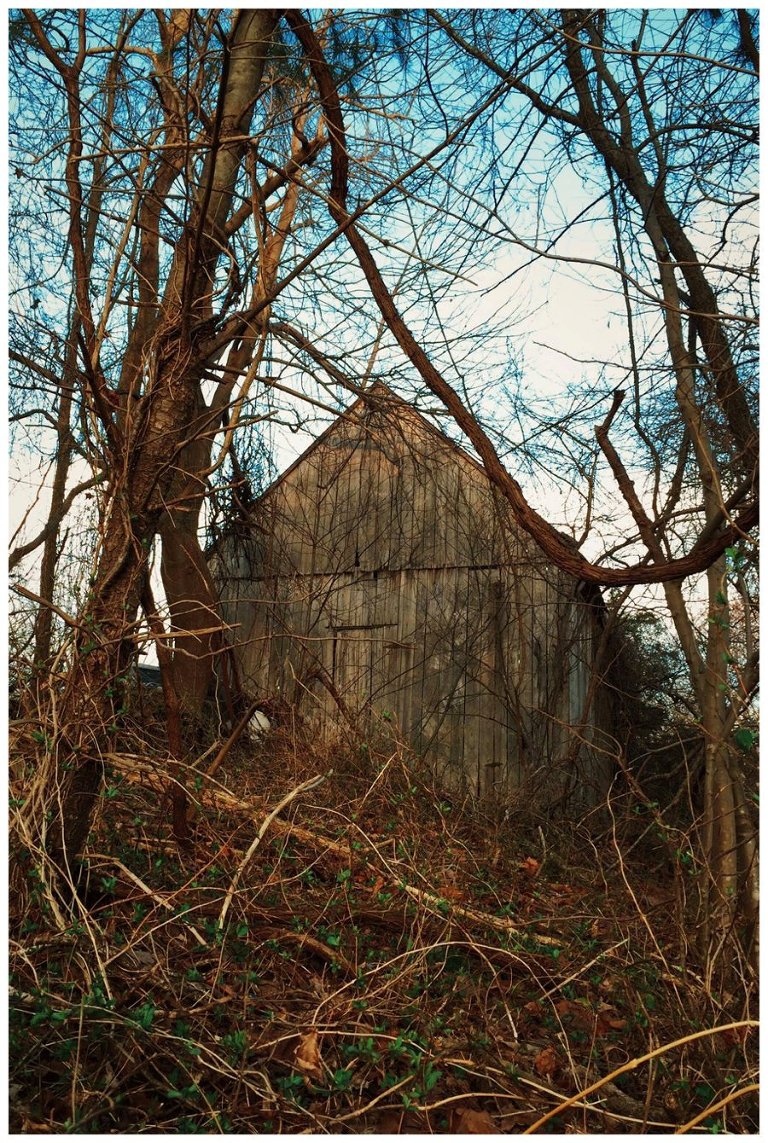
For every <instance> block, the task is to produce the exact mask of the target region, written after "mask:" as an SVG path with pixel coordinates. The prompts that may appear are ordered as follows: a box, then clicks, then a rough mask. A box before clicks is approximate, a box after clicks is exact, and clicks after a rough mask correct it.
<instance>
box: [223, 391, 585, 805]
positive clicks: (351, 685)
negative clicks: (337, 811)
mask: <svg viewBox="0 0 768 1143" xmlns="http://www.w3.org/2000/svg"><path fill="white" fill-rule="evenodd" d="M217 563H218V576H219V579H220V581H221V594H222V600H223V607H224V617H225V620H226V621H227V622H228V623H229V624H230V625H232V628H233V641H234V643H235V646H236V655H237V658H238V660H239V666H240V671H241V675H242V678H243V680H244V681H245V685H246V688H247V689H248V690H250V691H252V692H253V693H254V694H256V695H259V696H263V695H268V694H275V693H278V692H279V693H280V694H281V696H283V697H284V698H286V699H287V700H288V701H290V702H291V703H294V704H296V706H297V707H298V709H299V711H300V712H301V713H302V715H303V716H304V717H305V718H307V719H308V720H311V721H312V722H313V723H314V724H315V725H316V727H317V729H318V732H321V733H329V734H330V733H333V732H334V730H338V724H339V719H340V718H344V719H347V720H352V721H354V722H356V723H357V724H358V725H360V726H361V727H363V726H366V727H367V728H368V729H369V730H371V731H374V732H376V733H380V734H381V733H387V732H391V731H392V729H394V728H396V729H397V731H398V733H399V734H401V735H402V736H403V737H404V738H405V739H406V740H407V741H408V742H409V743H410V744H411V745H412V746H413V747H414V748H415V749H416V750H417V751H419V752H421V753H423V754H424V755H425V756H427V757H428V758H429V759H430V760H431V761H432V763H433V765H434V767H435V770H436V772H437V776H438V778H439V779H440V780H443V781H445V782H446V783H447V784H449V785H451V786H453V787H457V786H458V787H463V788H465V789H467V791H469V792H472V793H473V794H477V795H487V794H492V795H493V796H504V797H506V796H509V795H511V794H512V791H514V790H515V789H519V788H521V787H524V786H527V785H529V784H531V783H533V784H534V785H537V786H540V785H542V784H543V785H546V786H547V787H548V788H549V791H550V794H552V795H553V796H554V795H555V794H556V793H557V796H560V795H561V794H563V793H565V792H567V789H568V787H569V786H570V787H571V792H572V793H575V794H576V795H577V797H578V800H579V801H580V802H585V803H589V802H590V801H592V800H593V797H594V793H595V792H599V791H600V789H601V788H602V786H603V784H604V779H605V774H604V770H605V767H604V766H603V765H602V763H600V761H599V755H598V754H596V753H595V751H594V750H590V749H588V748H585V747H584V746H581V747H579V744H578V742H577V741H576V739H575V738H574V736H573V735H572V734H571V733H570V730H569V728H570V727H572V726H576V725H578V724H580V723H581V721H582V714H583V703H584V698H585V696H586V694H587V689H588V682H589V675H590V669H591V665H592V660H593V657H594V649H595V642H596V638H597V634H598V631H597V623H596V613H595V608H594V606H593V605H591V604H589V603H588V602H587V601H586V600H585V599H584V598H583V596H582V595H581V593H580V591H579V588H578V585H577V584H576V582H575V581H573V580H571V579H570V578H569V577H567V576H564V575H563V573H561V572H559V571H558V570H557V569H554V568H552V567H551V566H549V565H548V564H547V563H546V561H545V559H544V558H543V556H542V555H541V554H540V553H539V552H538V550H537V549H536V548H535V547H534V546H533V544H532V543H531V542H530V541H529V540H528V539H527V538H526V537H524V536H522V535H521V533H520V532H519V530H518V528H517V526H516V525H515V523H514V521H513V520H512V518H511V514H510V512H509V509H508V506H507V505H505V504H504V503H503V502H501V501H500V499H499V498H498V497H497V495H496V494H495V493H494V491H493V489H492V488H491V486H490V485H489V483H488V480H487V477H486V476H485V474H484V472H483V470H482V468H481V467H480V466H479V465H478V464H477V463H476V462H475V461H474V460H473V459H472V458H471V457H470V456H469V455H468V454H466V453H464V452H463V451H462V450H461V449H459V448H458V447H457V446H456V445H454V444H453V443H452V442H451V441H449V440H448V438H446V437H445V436H443V434H441V433H440V432H439V431H437V430H436V429H434V428H433V427H432V426H431V425H430V424H429V423H428V422H427V421H426V420H425V419H424V418H423V417H421V415H420V414H418V413H417V412H416V411H415V410H414V409H413V408H412V407H411V406H409V405H407V404H406V403H405V402H403V401H402V400H400V399H399V398H397V397H396V396H395V395H394V394H393V393H391V391H390V390H388V389H387V388H386V387H385V386H379V385H377V386H376V387H374V389H372V390H371V391H370V394H369V395H368V396H367V397H366V398H364V399H363V398H361V399H360V400H358V401H357V402H355V404H354V405H353V406H352V407H351V408H350V409H349V410H348V412H347V413H346V414H344V415H343V416H342V417H340V418H339V419H338V420H337V421H335V422H334V423H333V425H331V426H330V428H329V429H328V430H326V432H325V433H323V435H322V436H321V437H320V438H319V439H318V440H317V441H316V442H315V443H314V444H313V445H312V447H311V448H310V449H309V450H307V452H305V453H304V455H303V456H302V457H300V458H299V459H298V461H296V462H295V463H294V464H293V465H292V466H291V468H290V469H289V470H288V471H287V472H286V473H284V474H283V476H282V477H281V478H280V479H278V480H277V481H276V482H275V484H273V485H272V487H271V488H269V489H268V490H267V492H266V493H265V494H264V495H263V496H262V497H261V499H260V500H259V501H258V502H257V503H256V505H255V506H254V509H253V513H252V516H251V518H250V520H249V522H248V526H247V528H246V529H242V528H239V529H237V532H236V533H235V532H234V531H233V533H232V534H231V535H230V536H229V537H227V539H226V540H225V541H224V542H223V543H222V544H221V545H220V546H219V549H218V557H217ZM603 707H604V704H603V703H602V702H601V701H598V702H597V703H594V702H593V704H592V708H591V714H590V716H588V718H587V720H586V721H587V725H586V726H585V727H584V728H583V729H582V730H581V732H580V734H579V736H578V737H579V741H582V742H586V743H589V742H593V741H594V738H595V735H596V734H598V733H599V729H600V727H599V724H600V723H601V722H604V720H605V717H604V709H603ZM558 762H559V763H561V766H560V771H559V777H558V780H557V781H556V782H555V781H554V779H553V774H554V770H553V767H557V764H558ZM563 763H565V764H564V765H562V764H563ZM593 788H594V789H593Z"/></svg>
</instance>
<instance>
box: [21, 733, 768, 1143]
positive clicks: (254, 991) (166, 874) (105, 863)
mask: <svg viewBox="0 0 768 1143" xmlns="http://www.w3.org/2000/svg"><path fill="white" fill-rule="evenodd" d="M140 745H141V743H138V742H137V743H134V744H133V746H132V749H131V750H130V752H126V753H125V754H114V755H110V756H109V757H108V758H107V759H105V763H104V765H105V781H104V787H103V794H102V797H101V803H100V810H99V813H98V816H97V820H96V822H95V823H94V829H93V832H92V834H91V838H90V843H89V849H88V852H87V853H86V855H85V861H84V865H83V867H82V869H81V870H80V871H79V880H78V885H77V893H76V894H74V893H73V896H72V900H71V901H69V902H66V901H63V900H62V899H61V895H60V894H57V892H56V891H55V890H54V888H53V885H52V882H51V879H50V876H49V871H48V869H47V868H46V866H45V862H44V860H43V859H42V858H41V855H40V854H39V853H35V852H31V851H30V850H29V849H28V848H26V849H25V835H24V830H23V818H24V807H25V805H26V804H27V803H28V799H29V798H30V797H31V796H32V795H31V793H30V789H31V787H32V785H33V784H34V779H33V777H32V775H33V774H34V773H35V769H36V767H37V766H38V765H39V762H40V758H39V753H40V751H44V750H46V749H48V748H49V747H48V745H47V744H46V743H45V742H40V741H37V740H35V739H33V738H31V737H29V736H28V734H27V733H26V732H24V731H23V730H22V731H19V733H17V734H16V736H15V738H14V741H13V743H12V754H13V761H14V767H13V770H12V773H13V775H14V778H13V780H12V791H11V792H12V795H13V799H14V800H13V803H12V829H11V839H12V857H13V859H14V860H15V861H16V862H17V863H19V864H20V868H21V871H22V872H21V875H20V876H17V877H16V878H15V879H12V894H11V902H10V913H11V952H10V987H11V1010H10V1071H11V1075H10V1104H11V1123H10V1129H11V1131H14V1132H24V1133H93V1134H102V1133H103V1134H109V1133H135V1132H138V1133H146V1132H170V1133H186V1134H190V1133H200V1134H204V1133H205V1134H218V1133H224V1134H227V1133H248V1134H250V1133H298V1132H305V1133H306V1132H312V1133H335V1134H338V1133H353V1134H355V1133H370V1132H379V1133H446V1132H451V1133H473V1134H477V1133H493V1132H497V1133H498V1132H506V1133H510V1134H519V1133H523V1132H525V1131H529V1130H534V1131H536V1132H540V1133H558V1132H569V1133H590V1134H593V1133H632V1134H636V1133H641V1132H647V1133H665V1132H674V1131H679V1130H680V1129H681V1128H684V1129H685V1128H686V1127H687V1128H688V1129H690V1130H691V1131H694V1132H697V1133H718V1132H722V1131H727V1132H731V1133H750V1132H754V1131H755V1130H756V1129H757V1096H756V1091H755V1078H754V1077H755V1074H756V1067H757V1064H756V1054H757V1045H756V1033H755V1031H754V1028H753V1027H752V1025H751V1023H750V1021H751V1019H752V1017H753V1016H754V1015H755V1012H756V998H755V996H754V994H753V990H752V986H751V985H748V984H747V983H745V984H744V987H743V988H741V989H740V990H735V991H734V992H733V993H728V994H718V993H716V992H715V991H714V990H713V988H712V986H711V983H709V982H708V981H707V979H706V973H705V972H704V970H703V968H702V966H699V965H697V964H696V962H695V958H694V957H693V955H692V953H691V951H690V942H689V941H688V940H687V936H686V918H685V907H684V901H683V903H682V904H681V894H680V886H679V878H680V877H682V878H683V879H684V878H685V877H686V876H687V875H688V874H687V870H686V866H685V861H684V860H683V859H682V857H681V861H680V865H679V867H678V868H677V869H676V870H671V869H670V868H669V867H667V866H664V867H659V866H658V864H657V867H656V868H655V869H651V868H650V866H649V863H648V860H649V859H648V854H647V852H646V851H644V850H643V848H642V846H635V847H634V849H633V850H632V852H631V854H630V856H628V857H627V858H626V859H624V858H623V857H622V840H621V837H622V835H621V829H622V825H621V823H622V818H623V817H625V816H629V815H631V813H632V812H633V811H635V810H638V806H637V805H631V806H629V805H628V806H623V805H621V804H619V803H618V802H615V803H613V804H612V805H611V807H610V811H609V812H607V813H606V814H604V822H603V825H602V826H601V827H600V828H601V829H602V832H600V830H598V829H596V828H595V827H594V824H593V828H592V829H591V831H588V829H587V825H588V824H589V823H585V824H584V825H583V826H581V827H578V826H573V825H569V826H568V827H567V828H565V827H563V826H554V825H553V824H552V823H547V822H543V821H541V820H538V819H536V818H535V817H534V816H533V814H532V811H530V809H526V808H525V807H524V806H522V805H521V806H520V807H514V806H513V807H511V810H510V812H509V813H507V814H506V815H505V816H502V817H500V816H499V814H498V813H496V812H491V809H488V808H484V807H483V806H481V805H476V804H473V803H472V802H471V801H470V800H464V801H460V800H457V798H456V796H455V794H447V793H445V792H444V791H440V790H439V789H435V788H434V784H433V782H432V781H431V780H430V779H429V776H428V775H427V774H426V773H425V772H424V771H423V770H422V769H421V768H420V766H419V764H418V762H417V761H416V760H415V759H413V758H411V757H409V756H408V754H407V753H406V752H405V751H404V750H402V749H397V750H390V751H388V752H385V751H383V750H380V749H377V748H376V746H375V745H372V744H369V743H366V744H361V743H358V744H357V745H355V744H349V743H347V744H343V743H341V744H338V745H336V746H334V747H329V746H320V745H318V744H316V743H313V742H311V741H310V740H307V738H302V737H301V736H300V735H298V734H295V733H294V734H289V733H287V732H279V731H277V732H273V733H272V734H270V735H269V736H267V738H266V739H264V740H262V741H261V742H259V743H257V744H252V745H250V746H249V745H247V744H241V745H240V746H239V747H238V748H237V749H235V750H233V751H232V752H231V754H230V755H229V756H228V758H227V760H226V763H225V764H224V765H223V766H222V768H221V769H220V770H218V771H217V773H216V775H215V778H210V779H209V778H206V777H204V776H203V771H204V769H205V766H204V765H203V766H200V767H199V768H198V769H197V770H194V771H193V772H191V773H190V774H189V776H188V781H187V786H188V789H189V792H190V797H191V800H192V804H193V818H192V834H191V838H190V842H189V844H188V845H185V846H179V845H177V844H176V843H175V842H174V840H173V838H172V836H171V832H170V812H169V804H168V795H167V790H168V788H169V783H170V779H169V777H168V774H167V773H166V770H165V768H164V766H163V763H162V760H161V759H162V754H161V753H160V752H159V751H158V752H154V750H153V749H152V742H151V740H150V739H149V738H148V737H147V734H144V738H143V750H142V749H139V746H140ZM331 771H332V772H331ZM315 777H322V778H323V780H322V781H321V782H319V783H318V784H313V783H312V779H313V778H315ZM291 793H293V795H294V796H293V797H292V798H288V800H287V803H286V805H285V808H284V809H283V811H282V812H281V813H280V814H279V815H278V816H276V817H274V818H273V819H272V820H271V821H270V822H269V824H268V826H267V828H266V829H264V825H265V822H266V820H267V818H268V815H269V814H270V813H271V812H272V811H273V810H274V808H275V806H276V805H277V804H278V803H279V802H280V801H281V800H283V799H284V798H286V796H287V795H290V794H291ZM638 812H640V813H641V814H645V813H647V812H648V811H647V807H643V806H642V805H640V807H639V811H638ZM606 822H607V823H608V824H607V825H606V824H605V823H606ZM261 831H263V836H260V833H261ZM249 849H251V850H252V853H251V856H250V858H249V860H247V862H246V861H245V858H246V855H247V854H248V851H249ZM72 872H73V874H74V872H75V871H72ZM732 1024H736V1025H737V1026H736V1027H730V1025H732ZM717 1029H720V1030H717ZM676 1041H682V1043H679V1044H676V1043H675V1042H676ZM651 1053H655V1054H653V1056H652V1058H650V1059H648V1060H646V1061H644V1062H640V1063H637V1064H636V1065H635V1066H633V1061H637V1060H640V1059H641V1058H642V1057H644V1056H646V1055H648V1054H651ZM628 1065H630V1066H628ZM595 1084H600V1086H598V1087H597V1088H596V1090H594V1091H593V1092H592V1093H590V1094H580V1093H586V1091H587V1089H589V1088H590V1087H591V1086H592V1085H595ZM575 1096H578V1098H576V1099H573V1097H575ZM569 1100H571V1102H570V1104H569V1106H567V1107H565V1106H564V1105H565V1103H566V1102H567V1101H569ZM547 1116H549V1118H546V1117H547ZM545 1118H546V1121H545V1122H542V1121H543V1120H545Z"/></svg>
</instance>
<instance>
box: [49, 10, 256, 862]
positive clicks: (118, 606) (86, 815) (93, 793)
mask: <svg viewBox="0 0 768 1143" xmlns="http://www.w3.org/2000/svg"><path fill="white" fill-rule="evenodd" d="M31 18H32V19H33V20H34V17H31ZM276 21H277V13H276V12H274V11H271V10H265V9H251V10H248V9H244V10H239V11H238V12H237V13H236V14H235V15H234V17H233V22H232V31H231V34H230V37H229V42H228V45H227V52H226V55H225V62H224V69H223V75H222V80H221V93H220V98H219V105H218V108H217V114H216V119H215V122H214V124H213V127H212V139H211V145H210V151H209V154H208V158H207V161H206V163H205V167H204V171H203V179H202V183H201V186H200V187H199V188H197V191H196V192H195V202H194V205H193V208H192V212H191V217H190V220H189V225H188V226H187V228H186V231H185V236H184V240H183V242H182V243H180V244H179V247H178V248H177V253H176V256H175V258H174V264H173V266H172V268H171V271H170V274H169V278H168V282H167V286H166V291H165V296H164V300H163V302H162V304H161V305H160V307H159V310H158V320H157V321H156V322H155V323H154V326H153V329H154V332H153V336H152V338H151V341H150V343H149V344H146V343H145V342H144V340H143V338H144V333H145V331H144V329H143V326H141V325H140V326H139V327H138V329H137V330H136V329H135V330H134V339H135V338H136V337H139V336H141V337H142V343H141V345H136V344H133V343H132V344H131V345H129V346H128V349H127V356H128V357H130V358H131V359H137V360H138V359H139V358H141V360H142V362H143V369H144V370H146V371H147V373H148V376H147V379H146V384H145V386H144V392H143V394H142V395H139V393H137V392H136V391H135V390H134V391H133V393H132V394H131V397H130V400H131V401H132V405H131V406H130V415H128V412H126V411H125V410H123V415H122V416H121V418H120V420H119V423H118V422H116V421H115V420H114V419H113V416H112V408H113V402H114V394H111V393H110V392H109V390H108V389H107V388H105V382H104V379H103V377H102V376H101V374H100V373H99V371H98V368H97V367H96V366H94V365H93V364H92V372H93V385H92V387H93V399H94V407H95V409H96V412H97V414H98V415H99V417H100V418H101V420H102V423H103V427H104V430H105V433H106V435H107V437H108V442H109V446H110V448H111V449H112V456H111V458H110V459H111V463H112V472H113V478H112V485H111V487H110V489H109V490H108V495H107V499H106V503H107V505H108V515H107V518H106V519H105V520H104V521H103V526H102V538H101V539H102V547H101V552H100V557H99V562H98V569H97V573H96V578H95V583H94V585H93V589H92V592H91V594H90V597H89V599H88V601H87V603H86V606H85V607H84V609H83V613H82V616H81V619H80V630H79V632H78V638H77V646H76V655H75V660H74V662H73V665H72V670H71V673H70V678H69V684H68V688H67V693H66V696H65V701H64V704H63V710H62V716H63V727H62V734H61V742H60V744H59V750H58V753H57V758H56V762H57V767H58V770H57V773H56V774H55V775H53V777H54V781H55V783H56V790H57V810H56V814H55V819H54V821H53V823H52V825H51V827H50V828H49V829H48V836H47V848H48V851H49V853H51V854H52V855H53V856H54V858H55V859H57V861H58V862H59V863H69V864H71V863H72V862H73V861H74V860H75V858H76V857H77V855H78V853H79V852H80V851H81V849H82V847H83V845H84V844H85V841H86V838H87V834H88V829H89V826H90V822H91V818H92V814H93V808H94V804H95V801H96V798H97V797H98V792H99V789H100V785H101V776H102V762H101V758H102V753H103V750H104V747H105V745H108V743H109V739H110V736H111V734H112V733H113V732H114V729H115V727H116V723H115V719H116V717H117V716H118V711H119V706H120V701H121V700H120V697H119V696H120V685H119V680H120V678H121V677H122V676H123V675H124V674H125V672H126V669H127V667H128V666H129V664H130V662H131V660H132V658H133V656H134V652H135V644H134V642H133V635H134V629H133V625H134V622H135V619H136V616H137V613H138V608H139V603H140V599H141V594H142V586H143V584H144V582H145V579H146V573H147V561H148V556H149V552H150V550H151V547H152V542H153V539H154V537H155V535H156V534H157V531H158V527H159V524H160V520H161V518H162V516H163V513H164V512H166V510H167V508H168V505H169V503H170V502H171V497H172V492H173V486H174V482H175V481H177V477H178V466H179V464H180V459H181V457H182V456H183V453H184V450H185V447H186V444H187V442H188V441H190V439H194V437H195V435H196V431H197V429H198V428H199V424H198V421H197V415H198V412H199V409H200V405H201V397H200V384H201V379H202V373H203V369H204V363H205V359H206V348H205V345H204V344H203V342H202V341H201V338H202V337H203V334H202V333H200V332H197V331H199V329H200V326H199V322H200V320H201V319H203V318H206V317H208V316H210V308H211V301H210V298H211V290H212V284H213V280H214V276H215V270H216V265H217V262H218V259H219V258H220V256H221V250H222V246H221V234H222V232H223V227H224V223H225V221H226V217H227V215H228V212H229V210H230V209H231V205H232V200H233V196H234V191H235V185H236V181H237V177H238V172H239V170H240V167H241V163H242V159H243V156H244V154H245V153H246V150H247V146H248V127H249V124H250V120H251V117H252V115H253V109H254V106H255V103H256V100H257V98H258V94H259V90H260V87H261V81H262V77H263V73H264V64H265V60H266V56H267V50H268V46H269V42H270V40H271V36H272V33H273V31H274V27H275V24H276ZM35 23H36V26H38V27H39V22H37V21H35ZM39 38H40V41H41V43H43V45H44V48H45V50H46V54H48V55H49V58H51V59H52V62H54V63H55V64H56V66H57V67H58V69H59V70H60V72H61V74H62V76H63V78H64V80H65V83H66V87H67V93H68V107H69V112H70V118H71V122H72V134H73V145H72V148H71V154H70V161H69V163H68V168H67V170H68V179H69V184H71V195H72V203H71V211H72V213H71V225H70V241H71V243H72V247H73V251H74V255H75V263H76V269H77V268H78V267H80V268H81V269H82V267H83V266H84V265H85V259H84V255H83V242H82V232H81V228H80V219H79V214H78V204H79V202H80V201H81V194H80V187H79V182H78V179H79V174H78V170H79V168H78V161H79V157H80V153H81V150H82V144H81V136H80V127H79V116H80V104H79V93H78V89H77V76H78V68H79V67H80V66H81V65H82V59H81V58H80V57H81V56H82V52H81V53H80V56H79V57H78V61H77V66H76V67H65V66H64V65H62V64H61V62H60V61H59V60H58V57H56V55H55V53H54V52H53V49H52V48H51V46H50V44H49V43H48V42H47V40H46V39H45V36H44V33H43V32H42V30H41V29H40V30H39ZM143 242H144V245H143V247H142V249H143V251H144V253H145V254H147V256H149V255H151V254H152V251H153V250H154V251H155V253H156V249H157V244H158V242H159V235H158V234H157V233H151V232H148V233H146V234H145V235H144V239H143ZM151 260H152V259H151V258H150V261H151ZM145 261H146V259H145ZM158 265H159V263H158ZM77 301H78V311H79V314H80V318H81V321H82V322H83V328H84V331H85V340H86V343H87V345H88V349H89V352H92V353H93V358H92V363H93V362H94V361H95V360H96V357H97V348H96V342H95V340H94V330H95V325H94V321H93V318H92V316H91V314H90V299H89V296H88V293H87V281H85V280H82V281H78V293H77ZM126 408H127V407H126ZM193 515H194V516H195V519H196V513H193ZM184 527H185V526H182V531H184ZM186 552H187V558H188V560H190V561H191V566H192V567H193V568H196V569H197V562H196V556H195V551H194V546H193V545H190V546H188V548H187V549H186ZM185 574H186V578H187V579H188V580H189V578H190V575H189V569H186V570H185ZM195 586H196V588H199V582H197V583H196V584H195ZM177 605H178V601H177Z"/></svg>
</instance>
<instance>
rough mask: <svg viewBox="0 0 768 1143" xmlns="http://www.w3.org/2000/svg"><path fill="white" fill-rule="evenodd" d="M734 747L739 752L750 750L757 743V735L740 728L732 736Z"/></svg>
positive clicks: (745, 728)
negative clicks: (736, 747) (735, 746)
mask: <svg viewBox="0 0 768 1143" xmlns="http://www.w3.org/2000/svg"><path fill="white" fill-rule="evenodd" d="M733 737H734V740H735V742H736V745H737V746H738V748H739V750H744V751H745V752H746V751H747V750H751V749H752V747H753V746H754V745H755V743H756V742H757V734H756V733H755V731H754V730H749V729H748V728H747V727H746V726H740V727H739V729H738V730H736V731H734V734H733Z"/></svg>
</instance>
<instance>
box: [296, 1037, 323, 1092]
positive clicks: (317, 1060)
mask: <svg viewBox="0 0 768 1143" xmlns="http://www.w3.org/2000/svg"><path fill="white" fill-rule="evenodd" d="M294 1063H295V1065H296V1068H297V1070H298V1071H300V1072H301V1073H302V1074H303V1075H305V1076H310V1077H311V1078H312V1079H317V1080H319V1079H322V1078H323V1059H322V1056H321V1055H320V1043H319V1039H318V1035H317V1032H314V1031H313V1032H306V1033H305V1034H304V1035H303V1036H302V1037H301V1038H300V1039H299V1042H298V1044H297V1045H296V1052H295V1055H294Z"/></svg>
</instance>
